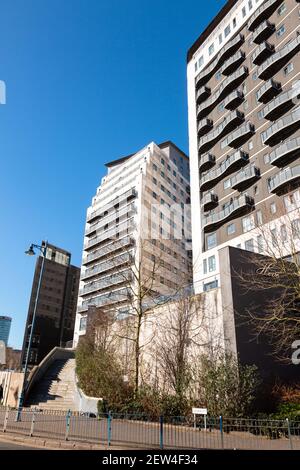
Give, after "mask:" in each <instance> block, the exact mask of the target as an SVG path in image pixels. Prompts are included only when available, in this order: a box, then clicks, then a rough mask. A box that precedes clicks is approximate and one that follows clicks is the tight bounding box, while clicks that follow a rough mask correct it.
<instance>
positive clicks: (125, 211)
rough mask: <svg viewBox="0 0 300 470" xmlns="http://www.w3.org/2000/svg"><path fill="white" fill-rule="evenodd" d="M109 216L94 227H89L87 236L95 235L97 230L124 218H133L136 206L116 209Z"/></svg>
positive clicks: (131, 205) (86, 232)
mask: <svg viewBox="0 0 300 470" xmlns="http://www.w3.org/2000/svg"><path fill="white" fill-rule="evenodd" d="M110 212H111V213H109V215H107V216H105V217H102V218H101V219H100V220H99V221H98V222H96V223H94V224H93V225H89V226H88V227H87V228H86V231H85V235H86V236H89V235H92V234H95V233H96V231H97V230H99V229H100V228H103V227H104V226H105V225H107V224H109V223H112V222H115V221H116V219H122V218H126V217H127V218H130V217H132V216H133V215H134V214H135V212H136V208H135V205H134V204H130V205H128V206H124V207H122V208H121V209H115V210H113V211H110Z"/></svg>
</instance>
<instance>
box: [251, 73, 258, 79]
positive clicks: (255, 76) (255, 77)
mask: <svg viewBox="0 0 300 470" xmlns="http://www.w3.org/2000/svg"><path fill="white" fill-rule="evenodd" d="M252 80H257V72H254V73H253V74H252Z"/></svg>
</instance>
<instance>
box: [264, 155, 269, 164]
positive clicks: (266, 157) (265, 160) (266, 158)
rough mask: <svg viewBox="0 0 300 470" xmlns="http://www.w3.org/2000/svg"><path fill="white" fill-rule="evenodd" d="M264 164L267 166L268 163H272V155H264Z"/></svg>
mask: <svg viewBox="0 0 300 470" xmlns="http://www.w3.org/2000/svg"><path fill="white" fill-rule="evenodd" d="M264 162H265V164H266V165H267V163H270V155H269V154H268V153H265V154H264Z"/></svg>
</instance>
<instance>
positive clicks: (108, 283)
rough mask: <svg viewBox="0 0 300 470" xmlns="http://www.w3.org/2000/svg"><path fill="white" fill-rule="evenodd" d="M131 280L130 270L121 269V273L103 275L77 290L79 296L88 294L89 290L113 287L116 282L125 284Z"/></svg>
mask: <svg viewBox="0 0 300 470" xmlns="http://www.w3.org/2000/svg"><path fill="white" fill-rule="evenodd" d="M130 280H132V273H131V271H123V272H122V273H118V274H112V275H111V276H107V277H104V278H103V279H100V280H99V281H95V282H89V283H88V284H86V285H85V286H84V287H83V288H82V289H80V291H79V295H80V297H83V296H84V295H87V294H90V293H91V292H97V291H101V290H104V289H107V288H109V287H114V286H116V285H118V284H125V283H128V282H129V281H130Z"/></svg>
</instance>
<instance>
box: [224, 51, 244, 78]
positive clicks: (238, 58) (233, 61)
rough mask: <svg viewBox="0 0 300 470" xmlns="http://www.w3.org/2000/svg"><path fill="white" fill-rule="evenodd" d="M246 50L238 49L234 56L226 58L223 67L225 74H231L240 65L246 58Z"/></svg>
mask: <svg viewBox="0 0 300 470" xmlns="http://www.w3.org/2000/svg"><path fill="white" fill-rule="evenodd" d="M245 57H246V55H245V52H243V51H238V52H236V53H235V54H233V56H231V57H230V58H229V59H227V60H226V62H225V63H224V64H223V66H222V68H221V72H222V74H223V75H230V74H231V73H233V72H234V71H235V70H236V69H237V68H238V67H239V66H240V65H241V63H242V62H244V60H245Z"/></svg>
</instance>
